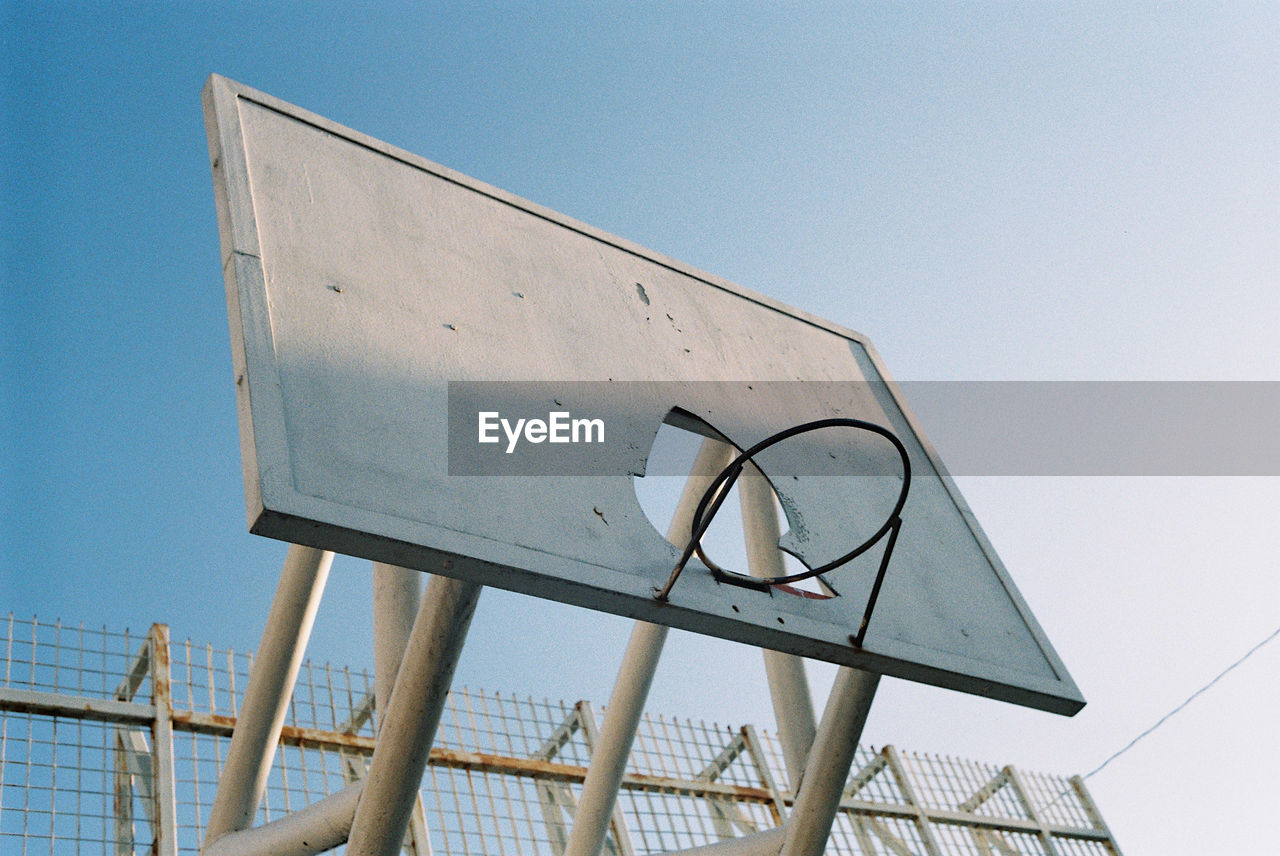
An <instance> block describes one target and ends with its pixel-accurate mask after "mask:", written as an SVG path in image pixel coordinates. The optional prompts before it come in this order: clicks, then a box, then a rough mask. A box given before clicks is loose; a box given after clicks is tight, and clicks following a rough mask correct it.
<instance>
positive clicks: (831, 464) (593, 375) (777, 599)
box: [204, 76, 1083, 714]
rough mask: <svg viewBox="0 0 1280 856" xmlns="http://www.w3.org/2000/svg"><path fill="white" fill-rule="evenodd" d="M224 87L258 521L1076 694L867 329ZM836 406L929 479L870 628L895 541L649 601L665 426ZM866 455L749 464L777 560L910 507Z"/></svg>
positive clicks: (217, 100) (219, 146)
mask: <svg viewBox="0 0 1280 856" xmlns="http://www.w3.org/2000/svg"><path fill="white" fill-rule="evenodd" d="M204 98H205V113H206V122H207V127H208V133H209V143H210V152H211V159H212V165H213V173H214V186H215V190H216V196H217V207H218V218H219V227H220V234H221V243H222V262H223V266H224V274H225V279H226V287H227V297H228V306H229V313H230V319H231V334H232V345H233V353H234V364H235V378H236V390H237V398H238V406H239V416H240V432H241V448H242V457H243V465H244V475H245V488H246V500H247V505H248V518H249V525H250V528H251V529H252V531H254V532H256V533H259V534H263V535H268V536H271V537H275V538H280V539H284V540H288V541H292V542H297V543H302V544H308V545H312V546H316V547H322V548H325V549H329V550H334V551H338V552H342V553H347V554H351V555H356V556H364V557H367V558H371V559H375V560H379V561H385V562H392V563H396V564H399V565H403V566H406V567H412V568H417V569H420V570H423V571H429V572H432V573H440V574H445V575H450V576H457V577H462V578H466V579H471V580H475V581H477V582H481V583H484V584H487V585H495V586H499V587H502V588H507V589H512V590H515V591H520V592H525V593H529V594H533V595H538V596H541V597H547V598H553V599H556V600H562V601H566V602H569V603H574V604H578V605H581V606H586V607H590V608H593V609H600V610H605V611H609V612H614V613H618V614H622V615H626V616H630V617H634V618H639V619H643V620H646V621H652V622H658V623H662V624H667V625H670V626H674V627H681V628H685V629H688V630H693V631H696V632H701V633H707V634H711V635H716V636H721V637H724V638H728V639H733V640H737V641H741V642H745V643H748V644H752V645H759V646H764V647H768V648H773V649H777V650H782V651H787V652H791V653H795V654H799V655H802V656H807V657H814V658H818V659H822V660H827V661H830V662H834V663H841V664H846V665H853V666H860V667H865V668H868V669H871V670H873V671H877V672H881V673H883V674H889V675H895V676H899V677H904V678H908V679H912V680H918V681H924V682H928V683H932V684H936V685H940V686H945V687H951V688H954V689H959V690H962V691H966V692H971V693H978V694H981V695H986V696H990V697H993V698H999V699H1004V700H1007V701H1011V702H1015V703H1018V704H1024V705H1028V706H1032V707H1037V708H1042V709H1046V710H1051V711H1055V712H1059V713H1068V714H1069V713H1074V712H1075V711H1077V710H1078V709H1079V708H1080V707H1081V706H1082V705H1083V699H1082V698H1081V696H1080V693H1079V691H1078V690H1077V689H1076V687H1075V684H1074V683H1073V682H1072V680H1071V678H1070V676H1069V675H1068V674H1067V671H1066V669H1065V668H1064V666H1063V664H1062V663H1061V661H1060V660H1059V658H1058V657H1057V655H1056V654H1055V652H1054V651H1053V648H1052V647H1051V646H1050V644H1049V642H1048V640H1047V638H1046V637H1045V635H1044V633H1043V632H1042V631H1041V629H1040V627H1039V626H1038V624H1037V623H1036V621H1035V619H1034V617H1033V616H1032V614H1031V612H1030V611H1029V609H1028V608H1027V606H1026V604H1025V603H1024V602H1023V600H1022V598H1021V597H1020V595H1019V594H1018V591H1017V589H1016V588H1015V586H1014V584H1013V582H1012V580H1011V579H1010V577H1009V575H1008V573H1007V572H1006V570H1005V568H1004V566H1003V565H1002V564H1001V562H1000V560H999V558H998V557H997V556H996V553H995V551H994V550H993V549H992V547H991V545H990V544H989V543H988V541H987V538H986V537H985V535H984V534H983V533H982V530H981V528H980V527H979V526H978V524H977V522H976V520H975V519H974V517H973V515H972V513H971V512H970V510H969V508H968V507H967V505H966V504H965V502H964V500H963V498H962V497H961V496H960V494H959V492H958V491H957V489H956V487H955V485H954V484H953V483H952V481H951V480H950V478H949V477H947V475H946V472H945V470H944V469H943V467H942V464H941V462H940V461H939V460H938V458H937V456H936V454H935V452H934V451H933V449H932V448H931V446H930V445H929V442H928V440H927V439H926V438H925V436H924V434H923V432H922V431H921V430H920V427H919V425H918V424H917V422H916V420H915V419H914V417H913V416H912V414H911V412H910V410H909V409H908V407H907V406H906V403H905V402H904V401H903V400H902V396H901V392H900V390H899V389H898V387H897V386H896V385H895V384H894V383H893V381H892V380H891V379H890V377H889V375H888V373H887V372H886V371H885V370H884V367H883V366H882V365H881V362H880V359H879V357H878V356H877V355H876V352H875V350H874V349H873V348H872V347H871V345H870V343H869V342H868V341H867V340H866V339H865V338H864V337H863V336H861V335H858V334H856V333H853V332H851V331H849V330H845V329H842V328H840V327H838V326H836V325H834V324H831V323H829V322H827V321H824V320H822V319H820V318H816V317H813V316H811V315H808V314H806V313H804V312H801V311H799V310H796V309H792V308H790V307H787V306H784V305H782V304H780V303H778V302H776V301H774V300H771V299H769V298H767V297H764V296H762V295H759V294H754V293H752V292H750V291H747V290H746V289H743V288H741V287H739V286H737V285H734V284H732V283H729V282H726V281H724V280H722V279H719V278H717V277H714V276H711V275H709V274H706V273H703V272H700V271H697V270H695V269H693V268H691V267H689V266H687V265H684V264H681V263H680V262H677V261H674V260H672V259H669V258H666V257H664V256H662V255H659V254H657V253H654V252H652V251H649V250H646V249H644V248H642V247H639V246H636V245H634V244H632V243H629V242H627V241H625V240H623V239H620V238H617V237H614V236H612V235H608V234H606V233H604V232H602V231H600V230H597V229H594V228H592V227H590V226H587V225H585V224H583V223H580V222H576V221H574V220H572V219H570V218H568V217H566V216H563V215H561V214H557V213H556V212H554V211H550V210H548V209H545V208H542V207H540V206H538V205H535V204H533V203H531V202H527V201H525V200H523V199H519V198H517V197H515V196H513V195H511V194H509V193H506V192H504V191H501V190H498V189H496V188H494V187H490V186H488V185H486V184H483V183H481V182H479V181H476V180H474V179H471V178H469V177H467V176H464V175H461V174H459V173H457V172H454V171H452V170H449V169H446V168H444V167H441V166H438V165H436V164H434V163H431V162H429V161H427V160H424V159H422V158H420V157H417V156H415V155H411V154H409V153H407V152H404V151H400V150H398V149H396V148H394V147H392V146H389V145H387V144H384V143H382V142H379V141H377V140H374V139H372V138H370V137H367V136H365V135H362V134H359V133H357V132H355V131H352V130H349V129H347V128H344V127H342V126H339V125H337V124H335V123H333V122H330V121H328V120H326V119H324V118H321V117H319V116H316V115H314V114H312V113H309V112H306V111H304V110H301V109H299V108H297V107H294V106H292V105H290V104H287V103H284V102H282V101H280V100H278V99H275V98H272V97H270V96H268V95H264V94H262V93H260V92H257V91H254V90H252V89H249V88H247V87H244V86H241V85H240V84H237V83H234V82H232V81H229V80H226V79H225V78H221V77H217V76H214V77H212V78H210V80H209V83H208V84H207V86H206V88H205V93H204ZM557 414H561V415H557ZM831 416H842V417H852V418H857V419H862V420H865V421H868V422H871V423H875V424H877V425H880V426H883V427H885V428H887V429H888V430H889V431H891V432H892V433H893V434H894V435H895V436H896V437H897V438H899V439H900V441H901V442H902V444H903V446H904V448H905V450H906V453H907V455H908V456H909V458H910V463H911V468H912V473H913V476H912V479H911V482H910V492H909V495H908V498H907V500H906V504H905V506H904V508H903V512H902V519H903V524H902V528H901V531H900V535H899V537H898V540H897V544H896V547H895V548H894V551H893V553H892V556H891V560H890V562H889V565H888V570H887V575H886V576H885V578H884V584H883V588H882V590H881V592H880V595H879V599H878V601H877V605H876V607H875V612H874V615H873V618H872V620H871V622H870V624H869V627H868V629H867V633H866V635H865V637H864V638H863V639H862V644H861V645H860V646H858V645H854V644H853V643H852V641H851V635H853V634H854V633H855V632H856V631H857V629H858V625H859V621H860V619H861V618H862V616H863V613H864V607H865V605H866V603H867V601H868V598H869V597H870V592H871V587H872V581H873V578H874V576H875V568H876V564H877V562H878V555H879V553H878V550H872V551H871V552H872V553H875V554H876V557H871V558H868V557H863V560H858V561H857V562H854V563H850V565H848V566H846V567H844V568H841V569H840V570H838V571H835V572H833V573H832V574H831V575H830V581H831V582H832V584H833V586H834V588H835V589H836V590H837V591H838V592H839V595H838V596H836V597H831V598H829V599H824V600H815V599H810V598H802V597H796V596H793V595H790V594H788V593H786V592H784V591H780V590H776V589H775V590H769V591H761V590H755V589H750V588H744V587H741V586H735V585H725V584H722V583H719V582H717V581H716V579H715V578H713V576H712V575H711V573H710V572H709V571H708V570H707V569H706V568H705V567H703V566H700V565H699V564H698V563H697V562H696V561H694V562H691V563H690V565H689V567H688V569H687V570H686V571H685V572H684V573H683V575H682V576H681V577H680V579H679V581H678V583H677V584H676V585H675V586H674V587H673V588H672V590H671V591H670V594H669V596H668V597H667V598H666V599H665V600H662V599H659V598H656V597H655V595H654V589H655V587H658V586H661V585H662V584H663V582H664V581H665V580H667V578H668V576H669V574H670V573H671V570H672V568H673V566H674V564H675V563H676V561H677V559H678V558H679V555H680V550H679V548H677V547H675V546H673V545H672V544H670V543H668V542H667V541H666V539H665V538H664V537H663V536H662V535H661V534H660V533H659V532H658V531H657V530H656V529H655V528H654V527H653V526H652V524H650V522H649V521H648V519H647V518H646V516H645V514H644V513H643V511H642V510H641V508H640V505H639V502H638V500H637V498H636V493H635V488H634V484H633V477H634V476H636V475H639V474H643V473H644V472H645V467H646V458H647V455H648V452H649V449H650V448H651V445H652V443H653V439H654V437H655V435H656V433H657V431H658V429H659V427H660V426H661V425H662V424H663V422H664V421H676V422H679V423H681V424H683V425H685V426H686V427H693V428H694V429H696V430H701V431H704V432H706V433H709V434H718V435H720V436H722V437H724V438H727V439H728V440H729V441H731V442H732V443H733V444H735V445H736V446H737V447H738V448H740V449H741V448H746V447H748V446H751V445H752V444H754V443H757V442H759V441H761V440H762V439H764V438H766V437H768V436H770V435H772V434H774V433H776V432H778V431H780V430H783V429H786V428H788V427H791V426H793V425H795V424H798V423H802V422H807V421H810V420H815V419H822V418H827V417H831ZM538 418H540V419H541V420H542V423H543V424H542V425H541V428H540V429H537V430H534V431H533V433H530V432H529V430H527V429H528V428H529V420H531V419H538ZM503 419H507V420H508V422H507V423H506V426H505V427H504V426H503V422H502V420H503ZM517 419H525V420H526V421H525V422H524V423H523V425H524V426H525V430H524V431H523V433H520V432H518V431H512V430H511V428H512V426H514V425H516V424H520V423H517V421H516V420H517ZM597 422H598V423H599V425H600V435H601V436H600V437H599V442H596V436H595V434H594V433H593V432H594V431H595V426H596V423H597ZM579 423H580V424H579ZM557 426H558V427H557ZM578 429H581V435H580V438H584V439H581V441H580V442H577V443H575V442H573V441H574V439H575V436H574V435H575V433H576V432H577V431H578ZM557 430H559V432H560V433H559V434H558V435H557ZM556 436H559V437H562V438H567V439H565V442H563V443H558V444H557V443H553V442H551V440H552V439H554V437H556ZM541 441H547V442H541ZM876 441H877V438H875V437H874V436H872V437H867V436H861V435H856V434H855V435H850V434H849V433H840V432H838V431H823V432H815V433H813V434H810V435H805V436H804V437H803V438H796V440H795V442H788V443H783V444H779V445H778V446H775V447H773V448H771V449H770V450H768V451H767V452H766V453H762V455H761V456H760V458H759V459H758V461H759V463H760V466H761V468H762V469H763V470H764V472H765V473H766V475H768V476H769V478H770V480H771V482H772V484H773V486H774V488H775V490H776V492H777V494H778V496H779V498H780V500H781V502H782V505H783V508H784V511H785V513H786V517H787V524H788V525H789V527H790V531H789V532H788V533H787V535H785V536H784V539H783V541H782V546H783V547H784V548H785V549H787V550H788V552H791V553H793V554H794V555H796V556H797V557H799V558H801V560H802V561H804V562H805V563H806V564H808V565H810V566H811V567H813V566H817V565H819V564H822V563H823V562H825V561H827V560H829V559H830V558H831V557H833V556H838V555H841V554H842V553H843V552H845V551H846V550H847V548H848V547H849V546H850V545H851V544H853V543H856V542H858V541H860V540H862V538H865V537H866V535H867V534H868V533H869V532H872V531H874V530H875V529H876V527H878V526H879V525H880V524H881V522H882V518H883V512H884V511H885V510H886V509H887V508H888V507H889V506H891V505H892V503H893V498H894V497H896V496H898V494H899V491H900V488H901V486H902V477H901V473H900V468H899V467H898V458H897V456H896V454H895V453H894V452H893V449H892V447H889V446H887V445H885V444H883V443H880V444H879V445H877V444H876ZM864 560H865V561H864Z"/></svg>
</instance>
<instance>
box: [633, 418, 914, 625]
mask: <svg viewBox="0 0 1280 856" xmlns="http://www.w3.org/2000/svg"><path fill="white" fill-rule="evenodd" d="M823 428H855V429H858V430H861V431H869V432H871V433H873V434H879V435H880V436H881V437H884V438H885V439H887V440H888V441H889V442H891V443H892V444H893V447H894V448H895V449H896V450H897V452H898V457H899V459H900V460H901V461H902V490H900V491H899V492H898V500H897V502H895V503H894V506H893V510H892V511H890V512H889V515H888V516H887V517H886V518H885V521H884V523H883V524H882V525H881V526H880V528H879V529H877V530H876V531H875V533H874V534H873V535H872V536H871V537H870V538H868V539H866V540H865V541H863V542H862V543H861V544H859V545H858V546H856V547H854V548H853V549H852V550H850V551H849V552H847V553H845V554H844V555H843V556H840V557H839V558H837V559H835V560H833V561H830V562H828V563H826V564H825V565H821V566H819V567H817V568H812V569H809V570H806V571H801V572H799V573H795V574H784V575H782V576H776V577H752V576H748V575H747V574H742V573H738V572H737V571H730V570H727V569H726V568H723V567H721V566H720V565H718V564H716V563H715V562H714V561H712V560H711V559H710V558H709V557H708V556H707V554H706V552H705V551H704V550H703V549H702V537H703V536H704V535H705V534H706V532H707V528H708V527H709V526H710V525H711V521H712V520H713V519H715V516H716V514H717V513H718V512H719V510H720V506H721V505H723V504H724V500H725V498H726V497H727V496H728V495H729V490H730V489H731V488H732V487H733V485H734V482H736V481H737V480H738V477H739V476H741V475H742V471H743V469H744V468H745V467H746V465H747V464H748V463H750V462H751V460H752V459H753V458H754V457H755V456H756V455H758V454H759V453H760V452H763V451H764V450H765V449H767V448H769V447H770V446H774V445H776V444H778V443H781V442H782V441H783V440H787V439H789V438H791V437H795V436H797V435H799V434H805V433H808V432H810V431H819V430H822V429H823ZM910 489H911V458H910V457H909V456H908V455H907V450H906V447H904V446H903V445H902V441H901V440H899V439H898V437H897V436H896V435H895V434H894V433H893V432H892V431H890V430H889V429H888V428H885V427H884V426H882V425H877V424H875V423H874V422H867V421H864V420H862V419H850V418H846V417H833V418H830V419H818V420H815V421H813V422H805V423H802V424H800V425H795V426H793V427H791V428H788V429H786V430H785V431H779V432H778V433H776V434H772V435H770V436H769V437H766V438H765V439H763V440H761V441H760V442H759V443H756V444H755V445H754V446H752V447H751V448H749V449H747V450H746V451H745V452H743V453H742V454H740V455H738V457H736V458H734V460H733V461H732V462H731V463H730V464H729V465H728V466H727V467H725V468H724V469H723V470H721V471H720V474H719V475H717V476H716V477H715V479H714V480H713V481H712V482H711V484H710V485H708V487H707V489H706V491H705V492H704V493H703V494H702V499H701V500H699V502H698V508H697V510H696V511H695V512H694V515H693V534H692V537H691V538H690V539H689V543H688V545H686V546H685V548H684V552H683V553H682V554H681V555H680V561H679V562H677V563H676V566H675V568H673V569H672V571H671V576H670V577H669V578H668V579H667V582H666V584H665V585H663V586H662V587H661V588H657V589H655V590H654V597H655V598H656V599H657V600H666V599H667V596H668V595H669V594H670V592H671V587H672V586H674V585H675V582H676V580H677V579H678V578H679V576H680V573H681V572H682V571H683V570H684V566H685V565H686V564H687V563H688V561H689V559H690V558H692V557H693V556H694V555H695V554H696V555H697V556H698V558H699V559H701V560H702V562H703V564H705V565H706V566H707V567H708V568H709V569H710V570H711V573H712V574H713V575H714V576H715V578H716V579H717V580H719V581H720V582H724V583H729V584H731V585H739V586H745V587H747V588H755V589H761V590H767V589H769V588H770V587H772V586H781V585H789V584H790V583H795V582H800V581H801V580H807V579H810V578H812V577H817V576H821V575H822V574H825V573H827V572H828V571H833V570H835V569H836V568H838V567H840V566H841V565H844V564H847V563H848V562H851V561H852V560H854V559H856V558H857V557H858V556H861V555H862V554H863V553H865V552H866V551H867V550H869V549H871V548H872V547H873V546H875V545H876V544H877V543H878V542H879V541H880V539H882V538H884V536H885V535H886V534H887V535H889V541H888V543H887V544H886V545H885V551H884V555H883V556H882V557H881V558H880V567H879V570H878V571H877V573H876V580H875V583H874V584H873V585H872V588H871V597H870V598H869V599H868V601H867V606H866V609H865V611H864V612H863V616H862V622H861V624H860V626H859V627H858V632H857V633H856V634H854V636H853V637H852V639H853V643H854V645H855V646H857V647H861V646H862V638H863V636H864V635H865V634H866V632H867V625H868V624H869V623H870V621H871V611H872V610H873V609H874V608H875V604H876V597H877V596H878V595H879V593H880V584H881V583H882V582H883V581H884V575H885V571H886V570H888V567H889V559H890V557H891V556H892V555H893V546H894V544H895V543H896V542H897V540H898V532H899V530H900V529H901V528H902V507H903V506H904V505H906V503H907V493H908V491H909V490H910Z"/></svg>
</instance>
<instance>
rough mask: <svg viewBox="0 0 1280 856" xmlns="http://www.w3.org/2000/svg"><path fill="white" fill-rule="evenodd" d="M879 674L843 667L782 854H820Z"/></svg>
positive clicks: (807, 768) (796, 804)
mask: <svg viewBox="0 0 1280 856" xmlns="http://www.w3.org/2000/svg"><path fill="white" fill-rule="evenodd" d="M879 683H880V676H879V675H877V674H875V673H874V672H864V671H861V670H859V669H851V668H849V667H848V666H841V667H840V670H839V671H838V672H837V673H836V681H835V685H834V686H833V687H832V688H831V695H830V697H829V698H828V699H827V706H826V709H825V710H823V712H822V723H821V724H820V725H819V726H818V733H817V736H816V737H815V739H814V741H813V749H812V751H810V752H809V758H808V761H807V762H806V764H805V777H804V783H803V784H802V785H801V786H800V792H799V793H798V794H797V795H796V802H795V805H794V806H793V807H792V809H791V815H790V816H789V817H788V818H787V824H786V840H785V841H784V842H783V845H782V851H781V853H780V854H779V856H822V852H823V851H824V850H825V849H826V846H827V838H828V837H829V836H830V835H831V825H832V823H834V822H835V819H836V811H837V810H839V808H840V797H841V796H842V795H843V793H844V784H845V781H846V780H848V778H849V768H850V767H852V766H853V755H854V752H855V751H857V748H858V738H859V737H861V736H862V727H863V726H864V725H866V722H867V713H868V712H869V711H870V710H871V700H872V698H873V697H874V696H875V693H876V686H877V685H878V684H879Z"/></svg>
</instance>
